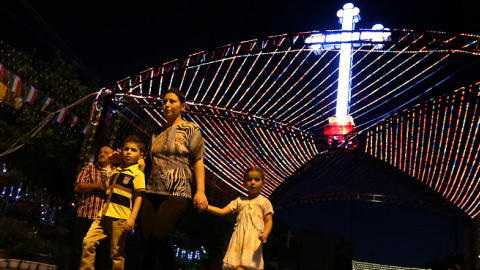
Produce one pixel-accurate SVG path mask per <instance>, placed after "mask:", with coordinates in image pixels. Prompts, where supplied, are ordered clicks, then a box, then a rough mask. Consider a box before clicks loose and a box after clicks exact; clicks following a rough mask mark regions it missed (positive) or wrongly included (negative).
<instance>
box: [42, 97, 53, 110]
mask: <svg viewBox="0 0 480 270" xmlns="http://www.w3.org/2000/svg"><path fill="white" fill-rule="evenodd" d="M52 103H53V100H52V99H51V98H49V97H45V98H43V101H42V109H41V110H42V111H43V110H45V108H47V106H48V105H50V104H52Z"/></svg>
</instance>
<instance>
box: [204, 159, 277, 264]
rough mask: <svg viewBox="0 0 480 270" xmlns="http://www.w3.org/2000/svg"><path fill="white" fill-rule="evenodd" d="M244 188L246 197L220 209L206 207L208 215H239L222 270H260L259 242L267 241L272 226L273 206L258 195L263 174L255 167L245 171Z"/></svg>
mask: <svg viewBox="0 0 480 270" xmlns="http://www.w3.org/2000/svg"><path fill="white" fill-rule="evenodd" d="M243 185H244V187H245V188H246V189H247V190H248V197H238V198H237V199H235V200H233V201H232V202H230V204H228V206H226V207H224V208H223V209H220V208H218V207H215V206H210V205H209V206H208V207H207V211H208V212H210V213H212V214H215V215H219V216H223V215H227V214H230V213H235V212H238V216H237V223H236V224H235V231H234V232H233V235H232V238H231V239H230V244H229V245H228V250H227V253H226V254H225V258H224V259H223V269H229V270H247V269H248V270H253V269H263V257H262V243H266V242H267V238H268V235H269V234H270V231H271V230H272V225H273V222H272V215H273V207H272V204H271V203H270V201H269V200H268V199H265V198H264V197H262V196H260V191H261V190H262V188H263V187H264V186H265V173H264V171H263V170H262V169H261V168H257V167H251V168H249V169H247V170H246V171H245V174H244V176H243Z"/></svg>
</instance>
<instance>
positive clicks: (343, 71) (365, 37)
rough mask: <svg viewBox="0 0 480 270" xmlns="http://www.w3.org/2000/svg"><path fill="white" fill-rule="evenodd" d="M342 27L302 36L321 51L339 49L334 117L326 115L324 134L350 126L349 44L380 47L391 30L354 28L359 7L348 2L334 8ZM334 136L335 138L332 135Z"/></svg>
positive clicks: (345, 131) (340, 132) (341, 132)
mask: <svg viewBox="0 0 480 270" xmlns="http://www.w3.org/2000/svg"><path fill="white" fill-rule="evenodd" d="M337 16H338V17H339V22H340V23H341V24H342V31H341V32H339V31H338V32H335V31H331V32H328V33H327V34H313V35H312V36H310V37H308V38H306V39H305V43H307V44H310V45H309V47H310V49H312V50H315V52H316V54H317V55H318V54H321V53H322V52H323V51H324V50H328V49H340V63H339V68H338V90H337V107H336V112H335V117H331V118H329V123H330V129H329V128H326V129H325V132H324V133H325V135H330V136H335V135H339V136H341V135H345V134H348V133H349V132H350V131H352V130H353V126H354V123H353V118H352V117H351V116H350V114H349V113H350V112H349V111H350V96H351V93H350V87H351V78H352V73H351V68H352V48H354V47H360V46H369V45H370V46H373V47H374V48H375V49H381V48H383V44H382V43H380V44H379V43H376V42H383V41H389V40H390V36H391V33H390V32H388V30H389V29H388V28H385V29H384V28H383V26H382V25H381V24H376V25H374V26H373V28H372V29H371V30H364V31H358V32H354V31H353V30H355V23H357V22H359V21H360V9H359V8H358V7H355V6H354V5H353V4H351V3H348V4H345V5H344V6H343V9H340V10H339V11H338V12H337ZM335 139H337V138H335Z"/></svg>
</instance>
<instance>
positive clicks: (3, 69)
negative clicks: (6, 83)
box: [0, 64, 5, 80]
mask: <svg viewBox="0 0 480 270" xmlns="http://www.w3.org/2000/svg"><path fill="white" fill-rule="evenodd" d="M4 71H5V67H4V66H3V65H2V64H0V80H2V79H3V72H4Z"/></svg>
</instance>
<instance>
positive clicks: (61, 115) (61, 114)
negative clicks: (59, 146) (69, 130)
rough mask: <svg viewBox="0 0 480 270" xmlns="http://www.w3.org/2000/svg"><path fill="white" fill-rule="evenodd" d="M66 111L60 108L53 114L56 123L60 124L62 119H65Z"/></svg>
mask: <svg viewBox="0 0 480 270" xmlns="http://www.w3.org/2000/svg"><path fill="white" fill-rule="evenodd" d="M67 111H68V110H67V109H62V110H61V111H59V112H58V113H57V114H56V115H55V118H56V120H57V122H58V123H60V124H61V123H63V120H65V116H66V115H67Z"/></svg>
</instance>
